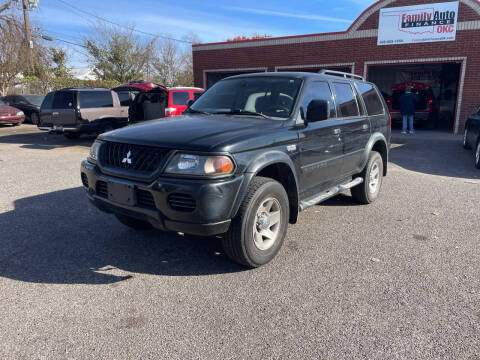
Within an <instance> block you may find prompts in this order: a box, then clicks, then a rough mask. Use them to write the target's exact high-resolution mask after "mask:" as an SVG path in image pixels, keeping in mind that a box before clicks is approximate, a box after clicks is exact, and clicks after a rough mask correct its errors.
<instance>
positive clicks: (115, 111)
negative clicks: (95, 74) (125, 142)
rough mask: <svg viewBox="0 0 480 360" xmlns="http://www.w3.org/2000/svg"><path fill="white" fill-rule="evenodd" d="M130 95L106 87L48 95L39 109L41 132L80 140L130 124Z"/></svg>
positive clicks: (66, 90) (64, 91) (76, 89)
mask: <svg viewBox="0 0 480 360" xmlns="http://www.w3.org/2000/svg"><path fill="white" fill-rule="evenodd" d="M130 102H131V94H130V93H129V92H119V93H117V92H115V91H111V90H110V89H103V88H66V89H62V90H58V91H53V92H51V93H48V94H47V96H45V99H44V100H43V102H42V106H41V107H40V125H39V127H40V128H42V129H50V130H51V131H53V132H57V133H63V135H64V136H65V137H67V138H70V139H74V138H78V137H79V136H80V135H81V134H84V133H90V134H91V133H96V134H101V133H103V132H106V131H110V130H113V129H116V128H119V127H122V126H125V125H127V124H128V105H129V104H130Z"/></svg>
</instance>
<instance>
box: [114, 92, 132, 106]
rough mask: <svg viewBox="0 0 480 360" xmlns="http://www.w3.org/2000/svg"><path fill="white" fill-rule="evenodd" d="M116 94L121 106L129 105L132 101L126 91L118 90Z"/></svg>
mask: <svg viewBox="0 0 480 360" xmlns="http://www.w3.org/2000/svg"><path fill="white" fill-rule="evenodd" d="M117 94H118V99H119V100H120V105H121V106H130V104H131V103H132V96H131V95H130V93H129V92H128V91H122V92H118V93H117Z"/></svg>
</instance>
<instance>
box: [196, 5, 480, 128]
mask: <svg viewBox="0 0 480 360" xmlns="http://www.w3.org/2000/svg"><path fill="white" fill-rule="evenodd" d="M443 2H451V0H447V1H445V0H443V1H442V0H382V1H378V2H376V3H375V4H373V5H372V6H370V7H369V8H368V9H366V10H365V11H364V12H363V13H362V14H361V15H360V17H359V18H358V19H357V20H355V21H354V23H353V24H352V25H351V26H350V27H349V29H348V30H347V31H345V32H336V33H323V34H310V35H299V36H288V37H278V38H267V39H258V40H244V41H236V42H221V43H210V44H198V45H193V62H194V74H195V85H196V86H199V87H204V88H208V87H209V86H211V85H213V84H214V83H215V82H216V81H218V80H220V79H222V78H224V77H227V76H231V75H236V74H241V73H247V72H263V71H318V70H320V69H325V68H326V69H332V70H340V71H348V72H354V73H356V74H359V75H362V76H364V77H366V78H367V79H368V80H370V81H373V82H375V83H376V84H377V85H378V86H379V88H380V89H381V91H382V93H384V96H385V97H389V96H391V95H392V85H394V84H396V83H401V82H402V81H405V82H408V81H416V82H417V81H418V82H424V83H428V84H429V85H430V86H431V88H432V90H433V93H434V96H435V101H436V105H437V106H436V108H437V112H436V117H437V120H436V123H437V125H438V127H441V128H444V129H448V130H450V131H453V132H455V133H461V132H463V126H464V124H465V121H466V119H467V117H468V116H469V115H470V114H471V113H472V112H473V111H474V110H475V109H476V108H477V107H478V106H479V105H480V1H478V0H460V1H459V5H458V20H457V24H456V27H457V28H456V29H457V31H456V40H455V41H443V42H425V43H410V44H401V45H387V46H385V45H384V46H378V45H377V37H378V33H379V31H378V28H379V16H380V10H381V9H388V8H393V7H395V8H396V7H403V6H410V5H425V6H428V5H429V4H437V3H443Z"/></svg>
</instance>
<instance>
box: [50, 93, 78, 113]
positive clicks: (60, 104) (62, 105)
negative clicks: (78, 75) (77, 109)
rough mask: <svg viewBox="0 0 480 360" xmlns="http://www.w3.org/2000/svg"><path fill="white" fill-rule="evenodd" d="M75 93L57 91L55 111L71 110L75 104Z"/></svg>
mask: <svg viewBox="0 0 480 360" xmlns="http://www.w3.org/2000/svg"><path fill="white" fill-rule="evenodd" d="M73 95H74V94H73V91H57V92H56V93H55V95H54V97H53V105H52V108H53V109H71V108H73V106H74V103H75V97H74V96H73Z"/></svg>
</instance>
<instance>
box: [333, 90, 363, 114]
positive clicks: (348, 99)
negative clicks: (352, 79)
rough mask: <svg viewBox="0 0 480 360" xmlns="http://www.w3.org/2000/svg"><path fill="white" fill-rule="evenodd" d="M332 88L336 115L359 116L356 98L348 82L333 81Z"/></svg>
mask: <svg viewBox="0 0 480 360" xmlns="http://www.w3.org/2000/svg"><path fill="white" fill-rule="evenodd" d="M333 89H334V92H335V98H336V100H337V113H338V117H350V116H359V115H360V113H359V111H358V105H357V100H356V99H355V95H354V94H353V90H352V87H351V86H350V84H346V83H337V82H335V83H333Z"/></svg>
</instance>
